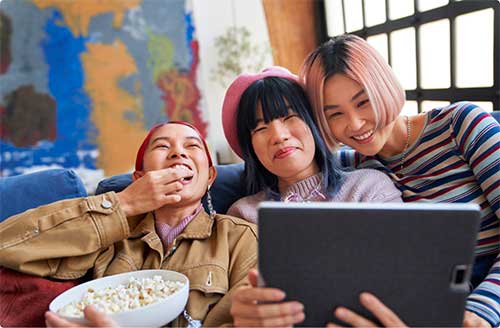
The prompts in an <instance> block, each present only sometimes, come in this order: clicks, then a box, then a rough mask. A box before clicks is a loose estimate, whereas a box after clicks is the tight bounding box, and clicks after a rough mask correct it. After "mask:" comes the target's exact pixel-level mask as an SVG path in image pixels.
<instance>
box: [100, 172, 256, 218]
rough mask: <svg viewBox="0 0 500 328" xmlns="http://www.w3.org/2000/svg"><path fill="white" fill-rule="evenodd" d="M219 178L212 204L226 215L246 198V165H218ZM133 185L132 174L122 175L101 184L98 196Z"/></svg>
mask: <svg viewBox="0 0 500 328" xmlns="http://www.w3.org/2000/svg"><path fill="white" fill-rule="evenodd" d="M215 167H216V169H217V178H216V179H215V182H214V184H213V186H212V188H211V189H210V195H211V196H212V204H213V206H214V209H215V211H216V212H217V213H226V212H227V210H228V209H229V207H230V206H231V204H233V203H234V202H235V201H237V200H238V199H240V198H241V197H244V196H246V193H245V185H244V184H243V182H242V178H241V176H242V174H243V169H244V164H243V163H239V164H228V165H216V166H215ZM130 183H132V175H131V174H120V175H115V176H112V177H110V178H107V179H104V180H102V181H101V182H99V184H98V186H97V189H96V192H95V193H96V195H99V194H103V193H105V192H108V191H114V192H120V191H122V190H123V189H125V188H126V187H127V186H128V185H129V184H130ZM203 206H204V207H205V210H206V211H208V207H207V200H206V197H203Z"/></svg>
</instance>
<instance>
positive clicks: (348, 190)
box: [339, 169, 401, 201]
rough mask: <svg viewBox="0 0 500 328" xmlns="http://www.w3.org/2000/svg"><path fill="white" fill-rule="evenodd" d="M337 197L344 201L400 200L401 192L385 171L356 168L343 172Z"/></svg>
mask: <svg viewBox="0 0 500 328" xmlns="http://www.w3.org/2000/svg"><path fill="white" fill-rule="evenodd" d="M339 197H340V198H343V199H340V200H344V201H376V200H378V201H401V192H400V191H399V190H398V189H397V188H396V186H395V185H394V183H393V181H392V180H391V178H390V177H389V176H387V175H386V174H385V173H382V172H380V171H377V170H374V169H358V170H354V171H350V172H345V173H344V180H343V182H342V186H341V187H340V190H339Z"/></svg>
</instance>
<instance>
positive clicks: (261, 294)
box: [233, 288, 286, 304]
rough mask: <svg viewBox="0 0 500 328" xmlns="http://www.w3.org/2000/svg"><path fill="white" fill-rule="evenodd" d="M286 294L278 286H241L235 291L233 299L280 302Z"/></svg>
mask: <svg viewBox="0 0 500 328" xmlns="http://www.w3.org/2000/svg"><path fill="white" fill-rule="evenodd" d="M285 296H286V295H285V293H284V292H283V291H281V290H279V289H277V288H241V289H239V290H237V291H235V293H234V295H233V301H236V302H242V303H250V304H255V303H258V302H261V303H264V302H279V301H282V300H283V299H284V298H285Z"/></svg>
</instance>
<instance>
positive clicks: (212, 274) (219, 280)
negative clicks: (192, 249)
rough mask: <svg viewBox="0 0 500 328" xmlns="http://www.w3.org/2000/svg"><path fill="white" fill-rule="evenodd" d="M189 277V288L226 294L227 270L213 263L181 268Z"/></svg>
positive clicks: (227, 285) (209, 292) (207, 292)
mask: <svg viewBox="0 0 500 328" xmlns="http://www.w3.org/2000/svg"><path fill="white" fill-rule="evenodd" d="M182 271H183V273H184V274H185V275H186V276H187V277H188V278H189V289H190V290H198V291H200V292H203V293H205V294H212V293H217V294H226V293H227V290H228V288H229V281H228V274H227V270H226V269H224V268H222V267H221V266H218V265H215V264H205V265H199V266H196V267H193V268H189V269H185V270H182Z"/></svg>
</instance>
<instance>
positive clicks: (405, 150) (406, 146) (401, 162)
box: [399, 116, 411, 170]
mask: <svg viewBox="0 0 500 328" xmlns="http://www.w3.org/2000/svg"><path fill="white" fill-rule="evenodd" d="M405 120H406V143H405V148H404V149H403V155H402V156H401V161H400V162H399V166H400V170H402V169H403V164H404V161H405V157H406V153H407V151H408V146H410V133H411V120H410V117H409V116H405Z"/></svg>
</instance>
